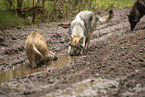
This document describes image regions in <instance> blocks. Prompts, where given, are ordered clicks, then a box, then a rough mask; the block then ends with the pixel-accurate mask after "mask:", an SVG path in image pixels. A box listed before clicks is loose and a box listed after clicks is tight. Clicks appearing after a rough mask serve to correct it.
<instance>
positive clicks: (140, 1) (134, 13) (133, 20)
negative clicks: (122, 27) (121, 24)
mask: <svg viewBox="0 0 145 97" xmlns="http://www.w3.org/2000/svg"><path fill="white" fill-rule="evenodd" d="M144 14H145V0H137V1H136V2H135V4H134V6H133V7H132V10H131V12H130V15H128V19H129V23H130V26H131V31H133V29H134V28H135V26H136V24H137V23H138V22H139V21H140V19H141V17H143V16H144Z"/></svg>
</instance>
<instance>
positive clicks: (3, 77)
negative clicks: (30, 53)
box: [0, 51, 79, 84]
mask: <svg viewBox="0 0 145 97" xmlns="http://www.w3.org/2000/svg"><path fill="white" fill-rule="evenodd" d="M56 55H57V56H58V59H57V60H55V61H50V62H48V63H47V64H46V65H44V66H43V67H41V68H35V69H32V68H31V67H30V66H29V64H28V62H27V61H26V62H25V63H22V64H20V65H19V66H17V67H14V68H13V69H12V70H9V71H5V72H2V73H0V84H1V83H3V82H7V81H9V80H11V79H14V78H19V77H22V76H27V75H29V74H32V73H36V72H40V71H45V70H49V69H54V68H62V67H64V66H66V65H67V64H68V63H70V62H71V61H74V60H77V59H79V56H73V57H71V56H69V55H67V54H66V52H65V51H62V52H59V53H56ZM15 59H16V58H12V59H10V61H14V60H15Z"/></svg>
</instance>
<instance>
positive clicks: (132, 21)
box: [127, 15, 139, 31]
mask: <svg viewBox="0 0 145 97" xmlns="http://www.w3.org/2000/svg"><path fill="white" fill-rule="evenodd" d="M127 16H128V20H129V23H130V28H131V31H133V29H134V28H135V26H136V24H137V23H138V22H139V21H138V20H136V19H135V17H134V16H133V15H127Z"/></svg>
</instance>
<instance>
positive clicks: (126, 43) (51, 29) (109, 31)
mask: <svg viewBox="0 0 145 97" xmlns="http://www.w3.org/2000/svg"><path fill="white" fill-rule="evenodd" d="M130 10H131V8H126V9H115V10H114V18H113V19H112V20H111V21H110V23H108V24H104V25H100V24H98V23H96V24H97V27H96V29H95V31H94V33H93V38H92V40H91V47H90V48H89V49H88V51H87V52H86V53H84V54H83V55H82V56H77V57H71V56H69V55H67V49H68V44H69V40H70V38H69V33H68V30H69V28H67V27H61V26H60V25H58V24H60V23H53V24H51V25H50V24H47V23H45V24H40V25H34V26H31V27H21V29H17V28H11V29H7V30H4V33H3V34H1V33H0V34H1V36H0V40H1V41H0V83H1V85H0V96H2V97H14V96H15V97H58V96H61V97H67V96H69V97H74V96H97V97H102V96H105V97H137V96H138V97H143V96H145V81H144V80H145V17H143V18H141V20H140V22H139V23H138V24H137V25H136V28H135V30H134V31H132V32H131V31H130V24H129V22H128V18H127V14H128V13H129V12H130ZM106 13H107V12H106ZM70 21H71V20H69V21H67V23H68V22H70ZM34 30H35V31H37V32H39V33H40V34H41V35H42V36H44V38H45V39H46V42H47V43H48V44H49V46H50V49H51V50H52V51H53V52H55V53H56V54H57V56H58V60H56V61H50V62H48V63H47V64H45V65H44V66H42V67H39V68H36V69H31V68H30V67H29V64H28V61H27V57H26V55H25V49H24V45H25V41H26V38H27V36H28V35H29V34H30V33H31V32H32V31H34ZM59 58H60V59H59ZM57 64H59V65H57ZM17 69H18V70H17ZM25 70H26V71H25ZM16 72H17V73H16ZM25 72H26V73H27V74H26V75H25ZM19 74H20V76H17V75H19ZM22 74H24V75H22Z"/></svg>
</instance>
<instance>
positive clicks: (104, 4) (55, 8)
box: [0, 0, 136, 29]
mask: <svg viewBox="0 0 145 97" xmlns="http://www.w3.org/2000/svg"><path fill="white" fill-rule="evenodd" d="M14 1H15V2H14V5H15V6H16V4H17V2H16V1H17V0H14ZM24 1H25V2H24V3H23V7H32V6H33V2H32V1H33V0H24ZM28 1H29V3H28ZM40 1H42V0H40ZM58 1H62V2H64V1H65V5H63V4H60V3H59V2H58ZM64 1H63V0H46V2H45V9H46V13H47V14H46V18H47V19H46V20H47V21H49V20H52V21H54V20H59V19H60V18H61V19H69V18H71V17H73V16H75V15H76V14H77V13H78V12H79V11H82V10H90V11H94V12H95V11H96V10H101V11H105V10H108V9H118V8H119V9H120V8H126V7H131V6H132V5H133V4H134V3H135V1H136V0H87V2H86V1H85V0H78V1H77V4H73V2H74V1H72V2H69V1H68V0H67V1H66V0H64ZM81 1H83V2H81ZM89 2H91V4H90V3H89ZM35 4H36V2H35ZM59 4H60V5H59ZM9 8H10V7H9V5H8V4H7V2H6V0H0V29H4V28H7V27H9V26H17V25H24V24H26V21H27V20H24V19H22V18H18V17H16V14H15V13H12V12H9V11H8V10H9ZM11 8H13V7H11ZM60 9H61V10H60ZM61 12H62V13H61ZM40 20H41V17H40V16H37V17H36V22H37V21H38V22H39V23H40ZM30 21H31V20H30Z"/></svg>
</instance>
